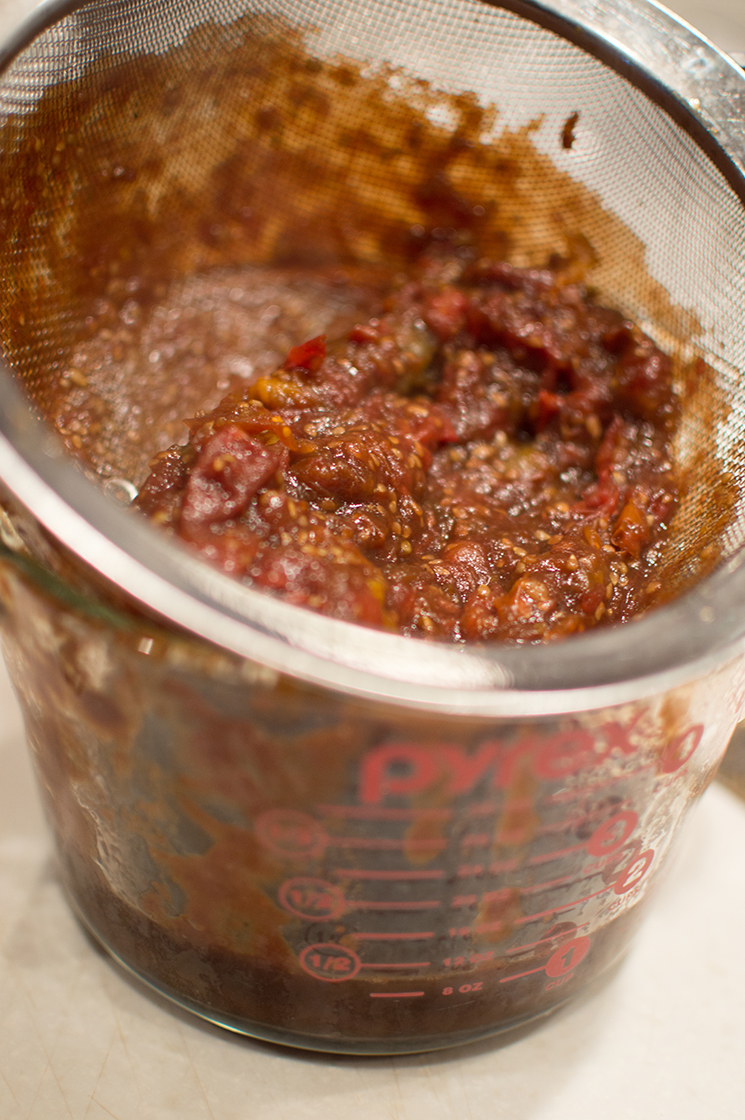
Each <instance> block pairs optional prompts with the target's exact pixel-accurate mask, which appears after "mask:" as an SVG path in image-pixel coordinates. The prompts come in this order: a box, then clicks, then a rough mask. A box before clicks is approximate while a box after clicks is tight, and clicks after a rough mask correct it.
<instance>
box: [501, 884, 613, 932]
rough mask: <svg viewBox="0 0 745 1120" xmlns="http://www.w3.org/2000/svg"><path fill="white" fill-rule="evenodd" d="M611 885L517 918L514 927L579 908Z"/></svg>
mask: <svg viewBox="0 0 745 1120" xmlns="http://www.w3.org/2000/svg"><path fill="white" fill-rule="evenodd" d="M612 885H613V884H611V885H610V886H608V887H603V888H602V889H601V890H599V891H594V892H593V893H592V894H586V895H585V897H584V898H575V900H574V902H567V903H566V905H565V906H552V907H551V909H550V910H541V911H539V913H537V914H528V915H527V916H526V917H524V918H518V919H517V921H516V922H515V925H516V926H524V925H525V924H526V923H527V922H534V921H536V920H537V919H538V918H545V917H546V915H547V914H560V913H561V912H562V910H571V909H573V907H575V906H580V905H581V904H582V903H583V902H589V900H590V899H591V898H597V897H598V895H600V894H605V893H606V891H609V890H610V889H611V887H612Z"/></svg>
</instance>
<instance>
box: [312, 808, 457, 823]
mask: <svg viewBox="0 0 745 1120" xmlns="http://www.w3.org/2000/svg"><path fill="white" fill-rule="evenodd" d="M316 811H317V812H318V813H320V814H321V815H323V816H325V817H345V818H346V819H348V820H360V821H422V820H424V821H449V820H450V819H451V817H452V815H453V810H452V809H378V808H377V807H376V806H375V805H316Z"/></svg>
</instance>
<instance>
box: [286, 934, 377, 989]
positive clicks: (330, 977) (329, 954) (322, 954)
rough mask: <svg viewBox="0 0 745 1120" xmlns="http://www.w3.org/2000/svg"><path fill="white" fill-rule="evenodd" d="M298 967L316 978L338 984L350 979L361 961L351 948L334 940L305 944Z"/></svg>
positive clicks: (358, 968)
mask: <svg viewBox="0 0 745 1120" xmlns="http://www.w3.org/2000/svg"><path fill="white" fill-rule="evenodd" d="M299 960H300V967H301V968H302V969H304V970H305V972H307V973H308V974H309V975H310V976H314V977H315V979H316V980H325V981H327V983H329V984H339V983H341V981H342V980H351V979H352V977H353V976H356V975H357V973H358V972H359V970H360V966H361V964H362V962H361V961H360V958H359V957H358V956H357V954H356V953H355V952H354V950H353V949H347V947H346V945H338V944H337V943H336V942H335V941H326V942H319V943H318V944H316V945H306V946H305V948H304V949H303V951H302V953H301V954H300V957H299Z"/></svg>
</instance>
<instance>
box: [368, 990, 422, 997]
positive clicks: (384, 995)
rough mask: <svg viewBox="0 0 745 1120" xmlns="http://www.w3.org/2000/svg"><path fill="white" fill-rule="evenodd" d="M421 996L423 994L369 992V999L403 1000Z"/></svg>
mask: <svg viewBox="0 0 745 1120" xmlns="http://www.w3.org/2000/svg"><path fill="white" fill-rule="evenodd" d="M423 995H424V992H370V999H404V998H405V997H407V996H408V997H409V998H411V997H413V996H423Z"/></svg>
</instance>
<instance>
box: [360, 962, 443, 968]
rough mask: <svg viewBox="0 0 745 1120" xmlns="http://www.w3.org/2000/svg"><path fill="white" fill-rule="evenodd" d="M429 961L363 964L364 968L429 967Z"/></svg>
mask: <svg viewBox="0 0 745 1120" xmlns="http://www.w3.org/2000/svg"><path fill="white" fill-rule="evenodd" d="M429 965H430V962H429V961H410V962H405V963H404V964H363V965H362V966H361V967H362V968H429Z"/></svg>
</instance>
